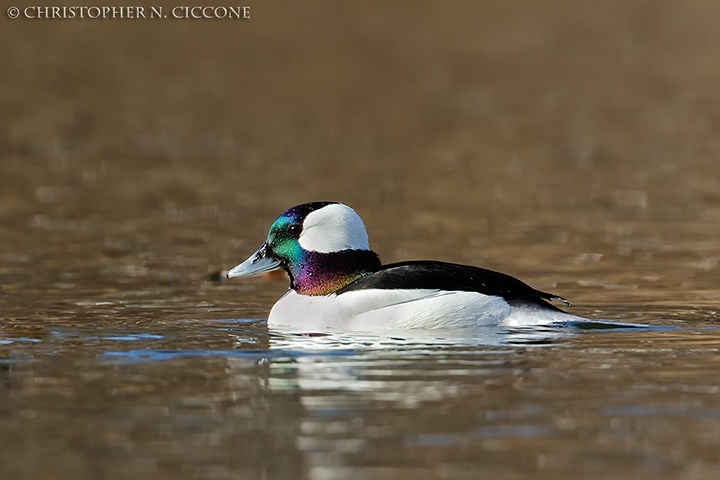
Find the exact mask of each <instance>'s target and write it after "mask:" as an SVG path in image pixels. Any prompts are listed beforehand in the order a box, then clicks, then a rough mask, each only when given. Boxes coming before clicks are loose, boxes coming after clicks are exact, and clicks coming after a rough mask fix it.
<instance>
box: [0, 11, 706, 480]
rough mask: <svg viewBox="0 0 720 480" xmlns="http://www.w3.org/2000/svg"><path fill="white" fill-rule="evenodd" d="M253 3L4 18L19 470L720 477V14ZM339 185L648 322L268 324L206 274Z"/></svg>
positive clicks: (341, 192) (380, 230) (395, 238)
mask: <svg viewBox="0 0 720 480" xmlns="http://www.w3.org/2000/svg"><path fill="white" fill-rule="evenodd" d="M67 4H68V5H70V3H67ZM104 4H106V3H94V5H104ZM178 4H179V3H176V2H162V1H154V2H153V3H152V5H155V6H164V7H165V8H166V9H169V8H171V7H173V6H176V5H178ZM223 4H226V3H223ZM16 6H18V7H21V8H23V7H24V6H26V5H25V4H22V5H21V4H20V3H16ZM150 6H151V5H150V4H148V5H146V8H149V7H150ZM250 7H251V19H249V20H242V21H239V20H172V19H165V20H160V19H154V20H151V19H147V20H78V19H75V20H60V19H56V20H43V21H40V20H34V21H33V20H27V19H25V20H23V19H17V20H11V19H9V18H8V17H7V16H5V12H4V11H5V8H6V7H3V15H4V16H3V18H2V19H1V20H0V283H1V284H2V287H1V288H2V289H1V290H0V478H2V479H3V480H5V479H52V478H74V479H101V478H133V479H143V478H173V479H177V478H203V479H206V478H212V479H226V478H227V479H230V478H233V479H234V478H288V479H294V478H310V479H338V478H339V479H361V478H362V479H365V478H381V479H385V478H388V479H389V478H409V477H411V476H412V478H416V479H425V478H493V479H510V478H513V479H514V478H558V479H578V478H592V479H616V478H630V479H645V478H647V479H657V478H677V479H718V478H720V375H719V374H718V370H719V365H720V330H718V327H719V326H720V325H719V323H718V322H719V320H718V319H719V318H720V314H719V313H718V311H719V308H720V275H719V273H720V265H719V264H720V244H719V242H718V233H719V232H720V163H719V160H720V136H719V135H718V133H719V132H720V88H719V85H720V28H718V26H719V25H720V3H717V2H710V1H702V0H696V1H693V0H688V1H678V2H671V1H657V0H652V1H631V2H629V1H625V0H623V1H576V0H567V1H566V0H563V1H545V2H533V1H518V2H504V1H487V2H474V3H473V2H444V3H443V2H426V1H403V2H377V1H369V2H337V1H335V2H331V1H321V2H305V1H300V2H280V1H262V2H254V3H251V4H250ZM326 199H332V200H338V201H342V202H345V203H347V204H349V205H351V206H353V207H354V208H355V209H356V210H357V211H358V212H359V213H360V215H361V216H362V217H363V219H364V220H365V223H366V225H367V227H368V230H369V234H370V240H371V244H372V245H373V247H374V249H375V250H376V251H377V252H378V253H379V254H380V256H381V258H382V259H383V260H384V261H385V262H390V261H397V260H403V259H420V258H434V259H441V260H448V261H454V262H459V263H469V264H476V265H482V266H484V267H487V268H492V269H497V270H501V271H504V272H506V273H509V274H512V275H515V276H518V277H519V278H522V279H523V280H525V281H527V282H528V283H530V284H531V285H533V286H535V287H536V288H540V289H543V290H550V291H552V292H555V293H557V294H560V295H562V296H565V297H567V298H569V299H570V300H571V301H572V302H573V304H574V306H573V307H572V308H570V309H569V310H570V311H571V312H572V313H576V314H579V315H585V316H589V317H593V318H606V319H611V320H622V321H632V322H643V323H646V324H649V325H651V326H652V328H650V329H646V330H618V331H574V330H567V331H562V332H557V331H549V332H546V333H547V335H546V336H545V337H543V339H542V340H537V339H534V340H533V339H528V338H524V337H522V336H520V337H518V336H513V335H512V334H511V333H509V332H495V333H496V337H493V339H489V340H487V341H482V339H481V340H478V341H476V342H475V343H474V344H473V343H472V342H469V343H467V344H465V342H462V341H460V342H457V343H456V344H454V343H455V342H445V344H442V345H438V344H436V342H434V341H433V339H430V340H428V339H423V340H419V341H417V340H408V339H404V340H403V339H389V338H383V337H382V336H378V337H372V336H366V337H363V336H359V337H353V336H343V335H338V336H331V337H328V338H324V339H323V338H320V339H318V338H305V337H294V336H291V335H285V334H282V333H278V332H272V331H268V330H267V328H266V326H265V325H264V324H263V322H262V319H263V318H265V317H266V315H267V312H268V311H269V308H270V307H271V306H272V304H273V302H274V301H275V300H276V299H277V298H278V297H279V296H280V295H281V294H282V292H283V291H284V290H285V289H286V288H287V284H286V282H285V281H266V280H263V279H251V280H247V281H237V282H220V281H208V279H207V277H208V274H210V273H212V272H214V271H217V270H221V269H227V268H229V267H232V266H233V265H234V264H235V263H237V262H239V261H241V260H243V259H244V258H245V257H246V256H247V255H249V254H250V253H251V252H252V251H254V249H255V248H256V247H257V246H258V245H259V244H260V243H261V242H262V240H263V238H264V236H265V234H266V231H267V228H268V226H269V225H270V223H271V222H272V220H273V219H274V218H275V217H276V216H277V215H278V214H279V213H280V212H282V211H283V210H284V209H286V208H288V207H290V206H292V205H294V204H297V203H303V202H307V201H313V200H326ZM541 337H542V335H541ZM448 343H451V344H450V345H448Z"/></svg>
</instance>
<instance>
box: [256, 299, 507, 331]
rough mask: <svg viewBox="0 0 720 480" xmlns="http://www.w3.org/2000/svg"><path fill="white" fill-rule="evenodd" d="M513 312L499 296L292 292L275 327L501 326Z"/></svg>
mask: <svg viewBox="0 0 720 480" xmlns="http://www.w3.org/2000/svg"><path fill="white" fill-rule="evenodd" d="M510 313H511V308H510V306H509V305H508V304H507V302H505V300H503V299H502V298H500V297H492V296H487V295H482V294H480V293H474V292H447V291H439V290H359V291H353V292H347V293H343V294H341V295H335V294H332V295H327V296H307V295H299V294H297V293H295V292H294V291H292V290H291V291H289V292H288V293H287V294H286V295H285V296H283V297H282V298H281V299H280V300H278V302H277V303H276V304H275V306H273V308H272V310H271V311H270V317H269V318H268V325H270V326H280V325H281V326H287V327H292V328H298V329H300V330H303V331H306V330H313V329H325V328H336V329H342V330H355V331H372V330H380V329H382V330H397V329H407V328H458V327H459V328H462V327H469V326H479V325H483V324H493V325H497V324H498V323H499V322H501V321H502V320H503V319H505V318H507V317H508V316H509V315H510Z"/></svg>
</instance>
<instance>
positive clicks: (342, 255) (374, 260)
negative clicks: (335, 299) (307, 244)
mask: <svg viewBox="0 0 720 480" xmlns="http://www.w3.org/2000/svg"><path fill="white" fill-rule="evenodd" d="M379 268H380V259H379V258H378V256H377V254H376V253H375V252H372V251H370V250H342V251H340V252H333V253H320V252H309V251H304V252H303V255H302V258H301V259H299V261H297V262H293V264H289V265H287V266H286V271H287V272H288V274H289V275H290V288H292V289H293V290H295V291H296V292H297V293H299V294H301V295H329V294H331V293H334V292H337V291H338V290H340V289H341V288H343V287H346V286H348V285H350V284H351V283H352V282H354V281H355V280H357V279H358V278H360V277H363V276H365V275H369V274H371V273H373V272H376V271H377V270H378V269H379Z"/></svg>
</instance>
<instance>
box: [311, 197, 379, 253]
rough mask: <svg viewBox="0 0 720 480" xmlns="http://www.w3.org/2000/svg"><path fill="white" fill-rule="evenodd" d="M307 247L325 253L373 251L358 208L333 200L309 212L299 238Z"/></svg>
mask: <svg viewBox="0 0 720 480" xmlns="http://www.w3.org/2000/svg"><path fill="white" fill-rule="evenodd" d="M298 240H299V242H300V246H301V247H302V248H304V249H305V250H309V251H313V252H322V253H332V252H339V251H341V250H348V249H352V250H370V243H368V236H367V232H366V231H365V225H364V224H363V222H362V220H361V219H360V216H359V215H358V214H357V213H355V210H353V209H352V208H350V207H348V206H347V205H343V204H341V203H333V204H330V205H327V206H325V207H323V208H320V209H318V210H315V211H314V212H310V213H309V214H308V215H307V217H305V221H304V222H303V230H302V233H301V234H300V238H299V239H298Z"/></svg>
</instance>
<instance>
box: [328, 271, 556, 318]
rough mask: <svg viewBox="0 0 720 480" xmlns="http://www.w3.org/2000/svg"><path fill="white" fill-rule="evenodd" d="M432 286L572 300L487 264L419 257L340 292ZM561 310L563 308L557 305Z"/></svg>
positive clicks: (512, 296) (521, 297)
mask: <svg viewBox="0 0 720 480" xmlns="http://www.w3.org/2000/svg"><path fill="white" fill-rule="evenodd" d="M374 288H377V289H386V290H397V289H428V290H449V291H461V292H478V293H482V294H483V295H492V296H496V297H502V298H504V299H505V300H506V301H508V302H510V301H514V300H524V301H529V302H532V303H538V304H541V305H543V306H547V307H551V308H555V307H553V306H552V305H550V304H548V303H546V302H545V301H544V300H545V299H547V300H560V301H562V302H564V303H566V304H568V305H569V303H568V301H567V300H565V299H564V298H562V297H558V296H557V295H553V294H552V293H546V292H541V291H540V290H536V289H534V288H533V287H531V286H530V285H528V284H527V283H525V282H523V281H521V280H518V279H517V278H515V277H511V276H510V275H506V274H504V273H500V272H494V271H492V270H487V269H485V268H480V267H473V266H469V265H458V264H455V263H446V262H436V261H432V260H419V261H410V262H400V263H391V264H389V265H383V266H382V267H380V270H378V271H377V272H375V273H372V274H370V275H366V276H364V277H361V278H359V279H358V280H356V281H355V282H353V283H351V284H350V285H348V286H347V287H345V288H343V289H341V290H339V291H338V292H337V293H338V294H342V293H345V292H352V291H356V290H367V289H374ZM557 310H559V309H557Z"/></svg>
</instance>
